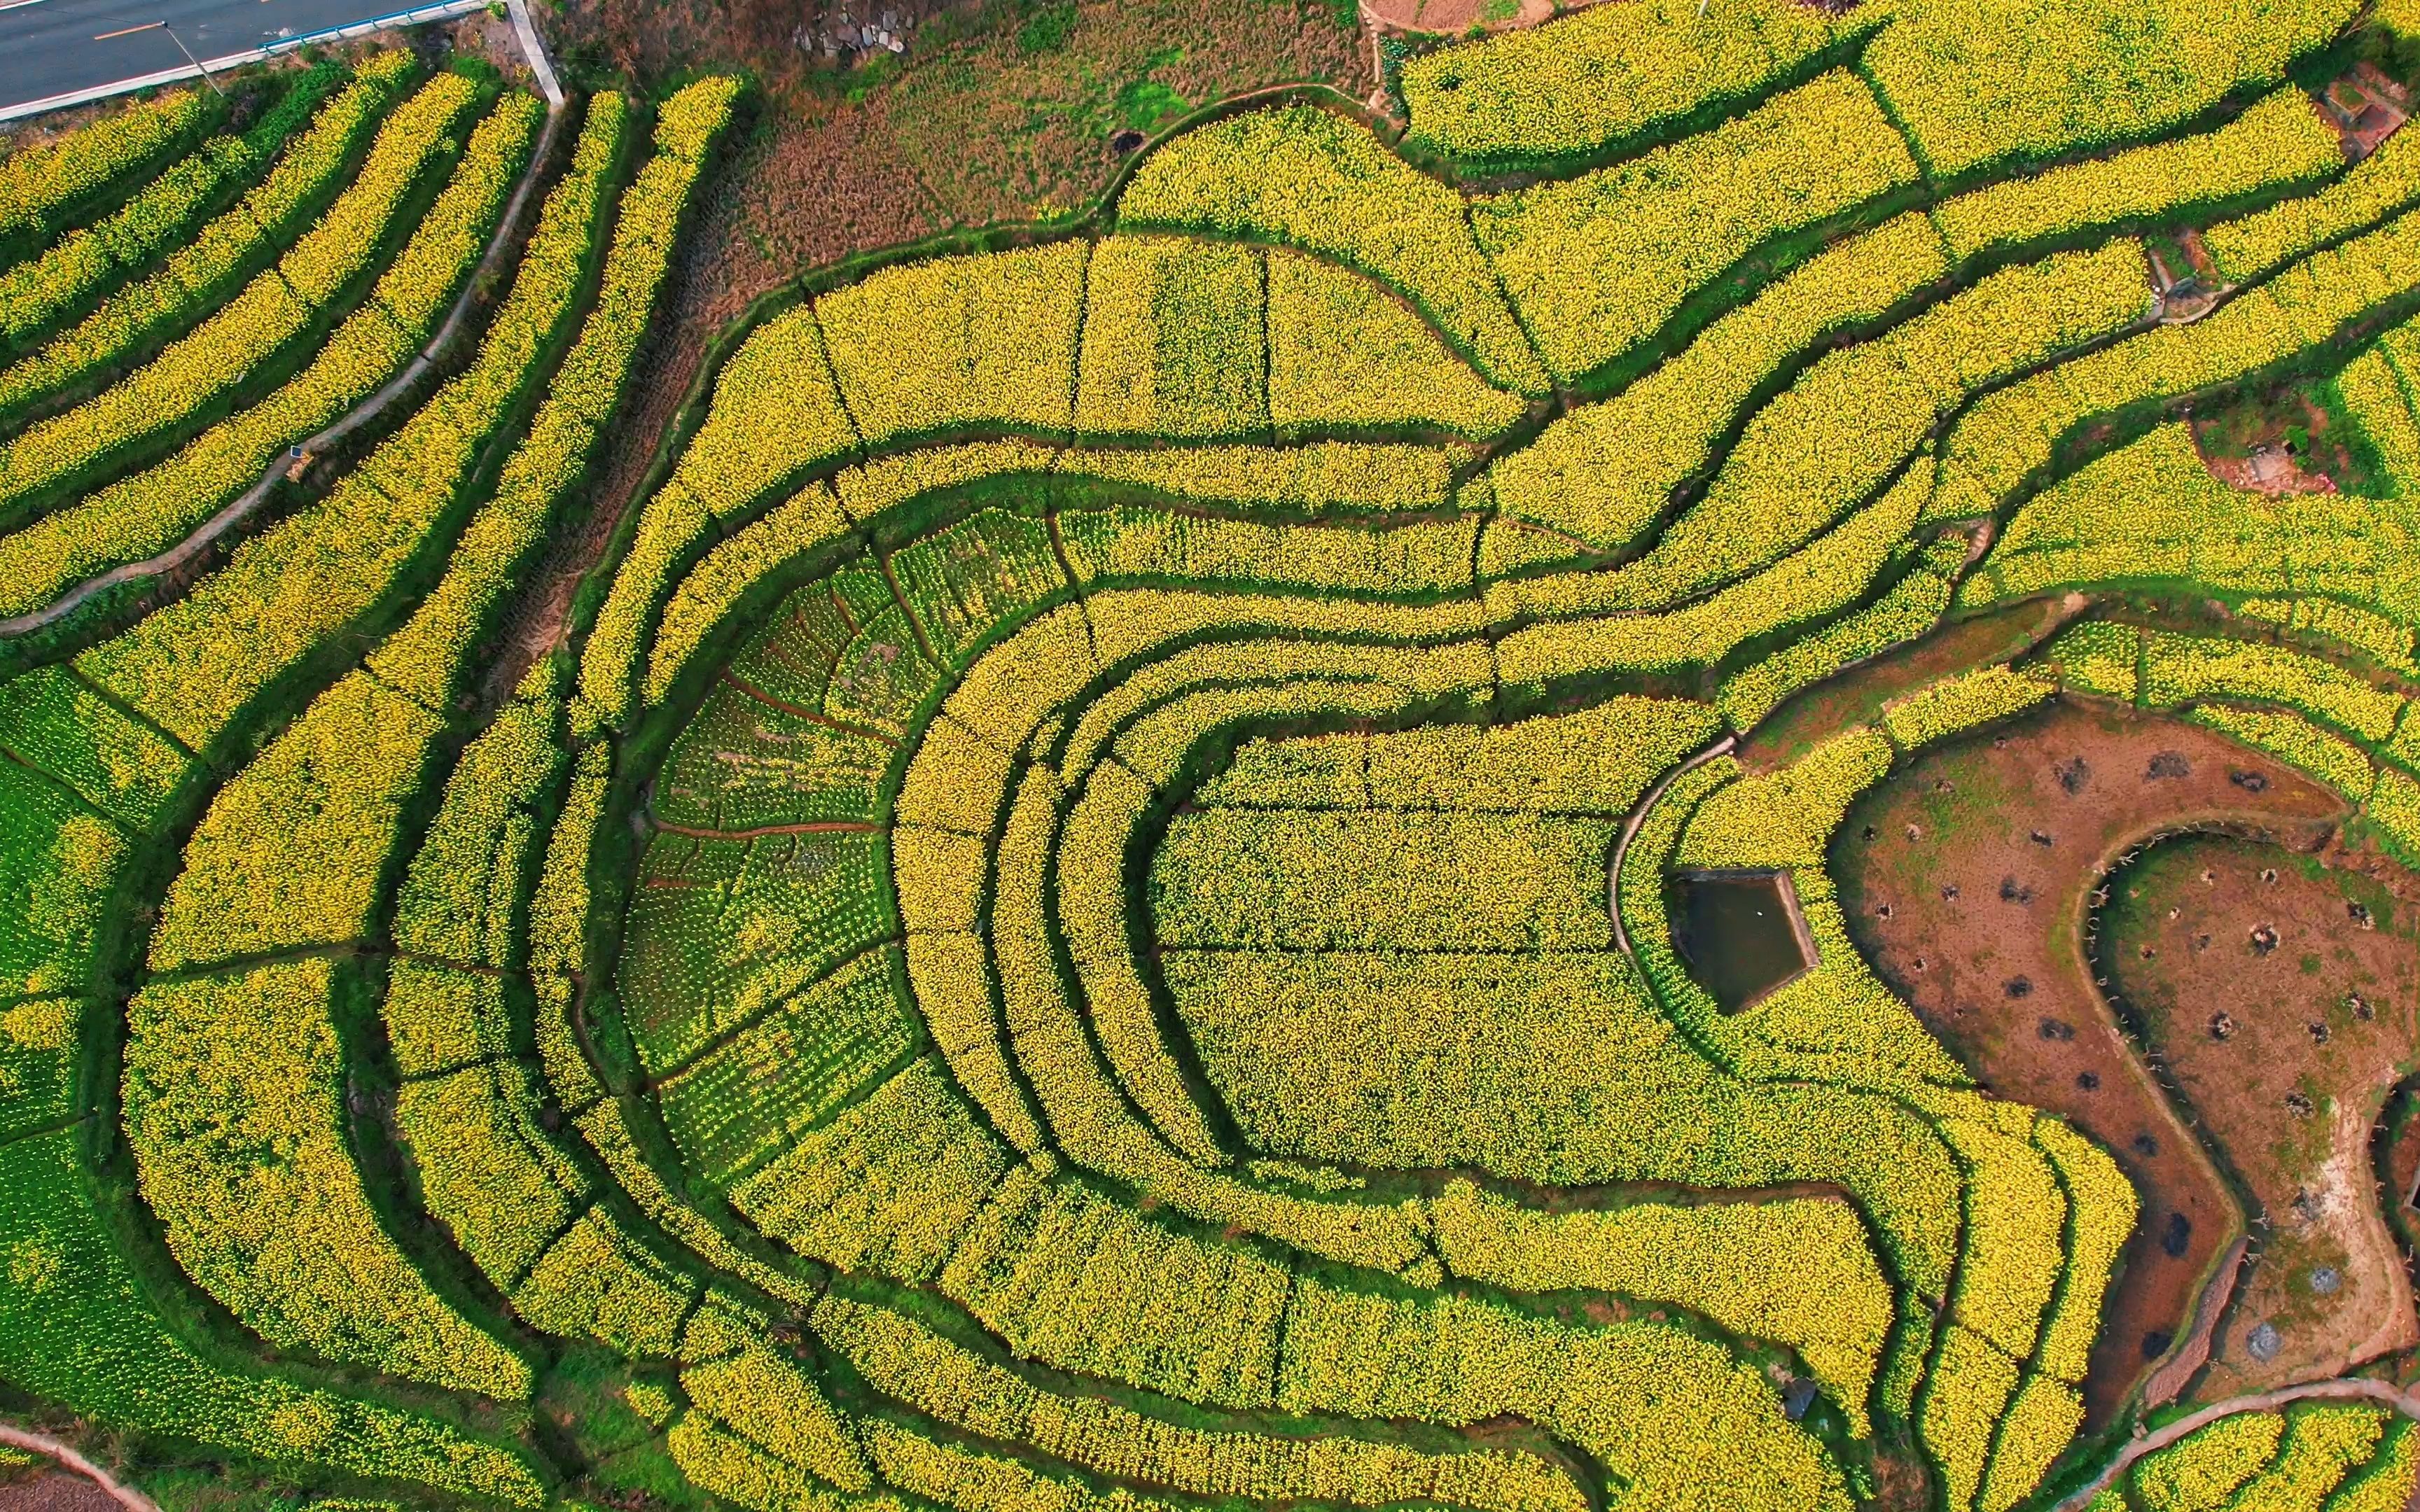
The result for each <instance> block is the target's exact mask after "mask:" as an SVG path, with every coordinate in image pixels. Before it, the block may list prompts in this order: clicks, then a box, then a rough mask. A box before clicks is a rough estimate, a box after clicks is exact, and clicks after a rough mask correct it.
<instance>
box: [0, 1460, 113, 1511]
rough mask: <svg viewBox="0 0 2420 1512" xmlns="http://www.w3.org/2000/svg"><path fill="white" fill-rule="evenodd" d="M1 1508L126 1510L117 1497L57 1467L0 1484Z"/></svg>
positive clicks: (1, 1509)
mask: <svg viewBox="0 0 2420 1512" xmlns="http://www.w3.org/2000/svg"><path fill="white" fill-rule="evenodd" d="M0 1512H125V1509H124V1508H122V1507H120V1506H119V1505H118V1504H117V1499H116V1497H114V1496H112V1495H110V1494H109V1493H108V1492H107V1491H104V1490H102V1489H101V1488H100V1487H99V1486H97V1485H95V1484H93V1483H92V1482H91V1481H88V1480H86V1479H85V1478H84V1477H83V1476H82V1475H70V1474H69V1473H67V1472H66V1471H63V1470H54V1471H49V1472H45V1473H40V1474H38V1475H35V1476H34V1477H33V1478H32V1479H30V1480H21V1481H16V1482H14V1483H12V1484H9V1485H5V1486H0Z"/></svg>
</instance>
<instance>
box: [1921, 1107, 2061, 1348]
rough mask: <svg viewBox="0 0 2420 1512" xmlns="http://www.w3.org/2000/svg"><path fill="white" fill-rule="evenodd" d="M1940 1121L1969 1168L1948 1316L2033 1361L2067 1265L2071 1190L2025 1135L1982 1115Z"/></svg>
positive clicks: (1998, 1345) (1939, 1125) (1953, 1147)
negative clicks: (2063, 1188) (2065, 1244)
mask: <svg viewBox="0 0 2420 1512" xmlns="http://www.w3.org/2000/svg"><path fill="white" fill-rule="evenodd" d="M1967 1095H1969V1096H1971V1095H1972V1094H1967ZM1935 1126H1936V1127H1938V1128H1939V1129H1940V1130H1941V1132H1942V1134H1943V1136H1944V1137H1945V1138H1947V1140H1948V1141H1949V1143H1950V1146H1951V1148H1952V1149H1956V1150H1957V1151H1958V1159H1959V1162H1960V1164H1961V1165H1963V1166H1964V1167H1965V1169H1966V1233H1965V1236H1964V1238H1963V1240H1962V1254H1961V1256H1960V1260H1959V1269H1958V1288H1957V1291H1956V1292H1955V1294H1953V1295H1952V1297H1951V1298H1950V1310H1951V1315H1952V1316H1953V1317H1955V1318H1956V1319H1957V1320H1958V1321H1959V1322H1960V1323H1961V1324H1962V1325H1964V1326H1965V1327H1967V1328H1970V1329H1972V1330H1974V1331H1975V1333H1976V1334H1978V1335H1980V1336H1981V1337H1982V1338H1984V1339H1985V1340H1986V1341H1988V1342H1989V1343H1990V1344H1991V1345H1992V1346H1993V1348H1994V1349H1996V1350H1999V1351H2000V1352H2001V1353H2003V1354H2005V1355H2007V1356H2009V1358H2010V1359H2012V1360H2026V1359H2030V1358H2032V1356H2033V1352H2034V1345H2035V1343H2036V1341H2037V1340H2038V1339H2039V1338H2040V1328H2041V1319H2042V1317H2043V1315H2044V1314H2045V1313H2046V1312H2048V1311H2049V1308H2050V1304H2051V1298H2052V1296H2053V1294H2054V1293H2055V1290H2056V1289H2057V1287H2058V1279H2059V1275H2060V1273H2061V1272H2062V1271H2063V1270H2064V1269H2065V1267H2066V1259H2067V1257H2066V1254H2065V1252H2064V1250H2063V1249H2062V1247H2061V1244H2060V1236H2061V1235H2062V1234H2063V1233H2065V1231H2066V1227H2067V1197H2066V1195H2065V1194H2064V1193H2063V1192H2061V1191H2060V1189H2059V1185H2058V1179H2057V1178H2056V1177H2055V1175H2054V1174H2052V1169H2051V1165H2050V1163H2049V1162H2048V1161H2047V1160H2045V1159H2044V1158H2043V1157H2042V1155H2041V1152H2040V1151H2039V1150H2037V1149H2034V1148H2033V1146H2032V1144H2031V1143H2030V1142H2029V1140H2028V1139H2027V1138H2025V1137H2023V1136H2020V1135H2018V1134H2010V1133H2006V1132H2003V1131H2002V1130H2000V1129H1995V1128H1993V1127H1992V1126H1991V1125H1989V1124H1988V1123H1985V1122H1984V1121H1982V1120H1981V1119H1967V1118H1955V1117H1952V1118H1942V1119H1936V1120H1935ZM2026 1133H2027V1134H2030V1133H2031V1130H2030V1129H2029V1128H2028V1129H2027V1131H2026Z"/></svg>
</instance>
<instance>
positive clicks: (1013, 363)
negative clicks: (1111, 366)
mask: <svg viewBox="0 0 2420 1512" xmlns="http://www.w3.org/2000/svg"><path fill="white" fill-rule="evenodd" d="M1092 250H1093V249H1092V243H1091V242H1089V241H1086V240H1082V239H1076V240H1071V241H1061V242H1055V243H1053V244H1051V245H1048V246H1043V247H1033V248H1027V249H1024V250H1021V251H1016V252H1002V253H992V254H988V255H982V256H972V257H937V258H934V259H931V260H930V261H926V262H917V263H909V264H907V265H905V266H903V267H897V268H888V269H884V270H882V271H880V272H877V273H875V274H874V275H872V276H871V277H869V278H866V279H865V280H863V281H862V282H861V283H857V284H852V285H849V286H848V287H846V288H844V289H840V290H838V291H837V292H834V293H831V294H827V295H825V296H824V297H823V298H822V299H820V300H818V301H815V318H816V320H817V321H818V322H819V323H820V324H821V325H822V327H823V333H824V341H825V343H826V346H827V347H828V348H829V350H830V354H831V365H832V371H833V373H834V375H835V376H836V377H837V378H838V379H839V381H840V392H841V396H842V398H843V399H845V401H846V402H847V405H848V411H849V413H850V415H852V416H853V417H855V419H856V421H857V425H858V429H859V431H860V432H861V434H862V435H863V437H864V439H865V443H866V444H867V445H868V446H870V447H878V446H886V445H893V444H896V443H898V442H900V441H903V440H914V439H917V438H922V437H930V436H934V435H938V434H940V433H942V432H946V431H950V430H954V429H981V430H1006V431H1030V432H1036V433H1041V434H1046V435H1050V436H1062V437H1063V436H1064V435H1065V434H1066V431H1067V427H1068V425H1069V424H1071V422H1072V417H1073V410H1072V409H1071V408H1070V404H1071V395H1072V394H1073V393H1074V390H1075V374H1076V346H1077V339H1078V331H1079V328H1080V327H1081V325H1082V323H1083V318H1084V282H1085V273H1084V269H1085V264H1086V262H1087V261H1089V260H1090V257H1091V255H1092Z"/></svg>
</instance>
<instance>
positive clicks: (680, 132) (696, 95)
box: [656, 74, 747, 167]
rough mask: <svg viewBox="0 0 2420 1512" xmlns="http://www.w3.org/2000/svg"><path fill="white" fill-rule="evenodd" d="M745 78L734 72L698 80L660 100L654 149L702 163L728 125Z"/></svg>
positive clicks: (696, 165)
mask: <svg viewBox="0 0 2420 1512" xmlns="http://www.w3.org/2000/svg"><path fill="white" fill-rule="evenodd" d="M746 88H747V81H746V80H744V79H742V78H740V77H739V76H738V75H737V74H722V75H719V76H717V77H714V78H710V79H700V80H698V81H697V82H696V83H695V84H692V85H688V86H686V87H684V88H682V89H681V90H679V91H678V92H676V93H675V94H674V96H673V97H672V98H671V99H670V100H665V101H664V102H663V104H662V105H660V106H659V107H658V108H657V111H656V150H657V151H658V152H660V153H662V154H663V155H665V156H666V157H671V158H678V159H680V160H681V161H682V162H687V163H689V164H690V166H691V167H698V166H702V165H703V164H704V163H705V162H706V155H707V154H708V153H710V152H712V151H713V150H714V145H715V143H716V142H718V141H720V140H721V136H722V131H723V128H725V127H727V126H729V125H730V124H731V113H732V112H733V111H734V110H735V109H737V107H738V104H739V97H740V94H741V92H742V91H743V90H745V89H746Z"/></svg>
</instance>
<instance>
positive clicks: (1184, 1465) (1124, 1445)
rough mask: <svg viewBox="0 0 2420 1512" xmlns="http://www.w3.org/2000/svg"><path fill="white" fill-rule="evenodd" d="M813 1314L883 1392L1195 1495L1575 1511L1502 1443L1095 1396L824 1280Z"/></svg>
mask: <svg viewBox="0 0 2420 1512" xmlns="http://www.w3.org/2000/svg"><path fill="white" fill-rule="evenodd" d="M814 1328H815V1332H816V1333H817V1335H820V1336H821V1337H822V1338H823V1339H824V1340H825V1341H826V1342H827V1343H829V1344H830V1345H831V1346H832V1348H833V1349H835V1350H838V1351H839V1352H840V1353H841V1354H842V1355H843V1356H844V1357H845V1358H846V1359H847V1360H848V1362H849V1363H850V1365H853V1366H855V1367H856V1369H857V1370H858V1372H859V1373H860V1374H861V1375H862V1376H863V1377H864V1378H865V1380H866V1382H867V1384H869V1385H871V1386H872V1387H873V1388H874V1389H875V1390H876V1391H877V1392H879V1393H881V1394H882V1395H884V1396H890V1397H892V1398H893V1399H895V1400H898V1401H901V1402H905V1403H907V1405H909V1406H911V1407H914V1408H916V1409H918V1410H919V1411H922V1412H928V1413H930V1414H931V1415H933V1416H934V1417H936V1418H938V1419H939V1420H940V1421H941V1422H944V1423H947V1424H949V1425H951V1426H952V1427H958V1428H962V1429H964V1430H966V1431H968V1432H970V1433H973V1434H976V1435H979V1436H980V1437H983V1438H986V1439H991V1440H995V1441H998V1442H1002V1443H1023V1444H1030V1445H1032V1447H1033V1448H1034V1449H1036V1450H1038V1451H1040V1452H1041V1453H1043V1454H1046V1455H1048V1456H1050V1457H1052V1458H1056V1459H1061V1460H1064V1461H1065V1462H1067V1463H1068V1464H1071V1465H1074V1466H1077V1467H1078V1468H1080V1469H1084V1470H1088V1471H1091V1472H1093V1473H1096V1474H1102V1475H1109V1476H1113V1477H1115V1478H1117V1479H1120V1480H1134V1481H1142V1482H1144V1483H1146V1484H1150V1485H1154V1486H1162V1487H1166V1488H1168V1489H1171V1490H1178V1491H1187V1492H1190V1493H1192V1494H1194V1495H1197V1496H1217V1497H1240V1498H1243V1499H1246V1500H1249V1501H1296V1500H1305V1501H1309V1500H1316V1501H1318V1502H1320V1503H1323V1504H1331V1505H1340V1506H1381V1505H1386V1504H1391V1503H1396V1502H1429V1503H1442V1504H1447V1505H1450V1506H1457V1507H1467V1508H1473V1509H1484V1512H1575V1508H1576V1506H1577V1504H1578V1503H1579V1502H1581V1501H1582V1500H1584V1497H1583V1496H1582V1494H1581V1492H1580V1490H1579V1488H1578V1487H1577V1486H1575V1484H1573V1482H1572V1481H1571V1480H1570V1478H1569V1477H1568V1476H1567V1475H1565V1474H1564V1473H1561V1472H1559V1471H1558V1470H1556V1469H1554V1468H1553V1467H1552V1466H1550V1465H1549V1464H1548V1463H1546V1462H1545V1461H1544V1460H1541V1459H1537V1458H1532V1457H1530V1456H1528V1455H1514V1454H1507V1453H1503V1452H1500V1451H1483V1450H1482V1451H1476V1452H1470V1453H1463V1454H1424V1453H1421V1452H1419V1451H1418V1450H1414V1449H1409V1448H1405V1447H1402V1446H1399V1445H1395V1444H1385V1443H1369V1442H1366V1441H1363V1440H1359V1439H1355V1438H1350V1437H1345V1436H1342V1435H1323V1436H1321V1437H1318V1438H1309V1437H1304V1438H1293V1437H1285V1438H1280V1437H1277V1436H1275V1435H1270V1434H1262V1433H1233V1432H1218V1431H1213V1430H1207V1429H1202V1428H1197V1427H1186V1426H1183V1425H1181V1424H1177V1423H1172V1422H1169V1421H1167V1420H1165V1419H1163V1418H1157V1417H1148V1416H1145V1415H1143V1414H1142V1413H1140V1412H1135V1411H1133V1410H1132V1409H1130V1408H1126V1407H1123V1406H1119V1405H1117V1404H1116V1403H1113V1402H1109V1401H1104V1400H1101V1399H1099V1398H1097V1397H1091V1396H1059V1395H1055V1394H1051V1393H1047V1392H1044V1391H1041V1390H1038V1389H1036V1388H1035V1387H1034V1386H1032V1384H1030V1383H1028V1382H1027V1381H1025V1380H1024V1379H1023V1378H1021V1377H1019V1376H1018V1375H1017V1374H1016V1372H1014V1371H1012V1370H1009V1369H1007V1368H1005V1367H1003V1366H1001V1365H994V1364H992V1363H991V1362H990V1361H988V1360H985V1359H984V1358H983V1357H982V1356H980V1355H978V1354H975V1353H974V1352H972V1351H970V1350H966V1349H964V1348H962V1347H960V1346H958V1345H956V1344H954V1343H952V1342H950V1341H949V1340H948V1339H946V1338H944V1337H942V1336H941V1335H939V1334H936V1333H934V1332H932V1331H930V1330H929V1329H926V1328H924V1327H923V1326H921V1325H919V1324H918V1323H916V1322H914V1321H913V1320H911V1319H909V1318H907V1316H906V1315H904V1314H901V1313H898V1312H894V1311H892V1310H890V1309H888V1308H883V1307H876V1306H871V1305H868V1304H863V1303H859V1302H852V1301H849V1300H847V1299H846V1298H845V1297H843V1296H840V1295H838V1294H836V1293H828V1294H827V1295H826V1296H825V1298H824V1300H823V1301H822V1302H820V1303H818V1304H816V1306H815V1313H814Z"/></svg>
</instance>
